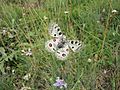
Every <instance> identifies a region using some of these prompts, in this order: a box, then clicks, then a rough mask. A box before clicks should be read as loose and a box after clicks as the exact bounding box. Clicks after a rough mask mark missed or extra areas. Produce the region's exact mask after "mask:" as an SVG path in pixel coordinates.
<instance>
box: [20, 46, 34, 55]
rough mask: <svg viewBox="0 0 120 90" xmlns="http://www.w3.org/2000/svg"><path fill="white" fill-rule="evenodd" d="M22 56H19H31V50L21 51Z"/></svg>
mask: <svg viewBox="0 0 120 90" xmlns="http://www.w3.org/2000/svg"><path fill="white" fill-rule="evenodd" d="M21 52H22V54H21V55H26V56H31V55H32V51H31V48H28V50H21Z"/></svg>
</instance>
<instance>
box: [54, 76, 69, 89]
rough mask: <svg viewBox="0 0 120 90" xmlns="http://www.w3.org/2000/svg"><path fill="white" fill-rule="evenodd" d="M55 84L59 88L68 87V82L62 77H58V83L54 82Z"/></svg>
mask: <svg viewBox="0 0 120 90" xmlns="http://www.w3.org/2000/svg"><path fill="white" fill-rule="evenodd" d="M53 85H54V86H56V87H59V88H63V87H65V88H67V83H65V81H64V80H63V79H60V77H57V80H56V83H54V84H53Z"/></svg>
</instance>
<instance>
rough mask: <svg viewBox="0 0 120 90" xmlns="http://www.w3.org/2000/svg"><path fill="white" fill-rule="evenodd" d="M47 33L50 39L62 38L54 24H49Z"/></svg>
mask: <svg viewBox="0 0 120 90" xmlns="http://www.w3.org/2000/svg"><path fill="white" fill-rule="evenodd" d="M48 31H49V34H50V35H51V36H52V37H62V36H63V34H62V32H61V29H60V27H59V26H58V24H56V23H54V22H51V23H50V25H49V28H48Z"/></svg>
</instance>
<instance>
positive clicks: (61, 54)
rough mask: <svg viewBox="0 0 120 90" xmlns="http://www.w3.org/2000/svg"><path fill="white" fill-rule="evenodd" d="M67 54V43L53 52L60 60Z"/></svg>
mask: <svg viewBox="0 0 120 90" xmlns="http://www.w3.org/2000/svg"><path fill="white" fill-rule="evenodd" d="M68 54H69V47H68V45H67V44H65V45H64V47H63V48H60V49H58V50H57V52H55V55H56V57H57V58H58V59H60V60H65V59H66V58H67V57H68Z"/></svg>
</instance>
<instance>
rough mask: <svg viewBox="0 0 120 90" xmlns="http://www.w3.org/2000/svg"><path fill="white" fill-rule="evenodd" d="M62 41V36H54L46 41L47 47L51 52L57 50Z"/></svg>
mask: <svg viewBox="0 0 120 90" xmlns="http://www.w3.org/2000/svg"><path fill="white" fill-rule="evenodd" d="M60 42H61V39H60V38H53V39H51V40H49V41H47V42H46V43H45V48H46V49H47V51H49V52H55V51H56V50H57V47H58V43H60Z"/></svg>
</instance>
